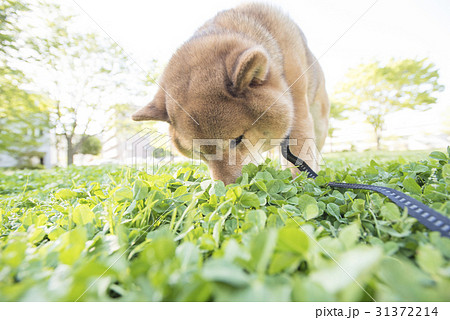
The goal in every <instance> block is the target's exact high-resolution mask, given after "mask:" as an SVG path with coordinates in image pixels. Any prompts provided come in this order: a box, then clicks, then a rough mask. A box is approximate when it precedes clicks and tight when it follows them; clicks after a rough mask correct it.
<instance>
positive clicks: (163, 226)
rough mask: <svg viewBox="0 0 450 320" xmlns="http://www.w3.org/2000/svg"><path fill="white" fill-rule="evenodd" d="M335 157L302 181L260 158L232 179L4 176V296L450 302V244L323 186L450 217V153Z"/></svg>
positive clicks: (173, 174) (111, 172)
mask: <svg viewBox="0 0 450 320" xmlns="http://www.w3.org/2000/svg"><path fill="white" fill-rule="evenodd" d="M352 159H353V160H355V156H354V155H353V156H352ZM355 163H356V160H355ZM327 165H328V168H327V169H326V170H322V171H321V172H320V175H319V177H318V178H317V179H316V180H311V179H307V178H306V177H305V175H301V176H299V177H297V178H296V179H294V180H292V177H291V174H290V172H289V171H288V170H280V169H278V168H277V167H275V166H274V165H273V164H272V163H270V162H269V161H267V162H266V163H265V164H262V165H259V166H255V165H253V164H250V165H247V166H245V167H244V169H243V172H244V173H243V176H242V177H241V178H239V179H238V181H237V182H236V183H235V184H232V185H228V186H224V184H223V183H222V182H220V181H212V180H210V179H209V178H208V174H207V171H206V168H205V166H204V165H201V166H192V165H190V164H174V165H171V166H167V167H164V168H161V169H160V172H159V174H158V175H149V174H147V173H145V172H139V171H135V170H132V169H129V168H123V167H114V166H105V167H69V168H68V169H60V168H57V169H52V170H41V171H27V170H24V171H15V172H10V171H5V172H0V181H1V183H0V300H2V301H17V300H19V301H35V300H40V301H41V300H44V301H76V300H77V301H370V300H371V297H373V298H374V299H376V300H377V301H448V300H449V299H450V295H449V291H448V287H449V285H450V275H449V272H448V270H449V268H450V240H449V239H447V238H442V237H440V235H439V234H438V233H437V232H430V231H428V230H427V229H426V228H425V227H424V226H422V225H420V224H419V223H417V222H416V220H415V219H414V218H411V217H409V216H408V215H407V213H406V212H402V211H401V210H399V208H398V207H396V206H395V205H393V204H392V203H391V202H390V201H389V200H387V199H385V198H384V197H383V196H381V195H379V194H376V193H372V192H368V191H362V190H341V189H340V190H334V189H330V188H329V187H327V186H326V182H327V181H330V180H336V181H347V182H360V183H369V184H377V185H382V186H388V187H392V188H395V189H398V190H401V191H403V192H406V193H407V194H409V195H411V196H412V197H415V198H417V199H419V200H420V201H423V202H424V203H426V204H427V205H429V206H431V207H433V208H434V209H436V210H438V211H440V212H441V213H443V214H444V215H447V216H450V202H449V192H450V169H449V168H450V164H449V155H448V154H446V153H443V152H433V153H432V154H431V157H430V158H428V159H427V160H420V161H409V162H407V161H404V160H402V159H400V160H390V161H381V160H377V161H374V160H372V161H371V162H370V163H369V164H367V163H365V164H363V163H357V164H356V165H351V163H348V164H347V165H345V166H344V165H343V163H342V161H341V160H328V163H327ZM333 168H340V169H336V170H333ZM342 168H345V169H342ZM336 262H337V263H339V265H338V264H337V263H336ZM341 267H342V268H343V269H341ZM353 279H355V280H357V281H358V284H357V283H356V282H355V281H353ZM361 287H362V288H363V289H364V290H363V289H362V288H361Z"/></svg>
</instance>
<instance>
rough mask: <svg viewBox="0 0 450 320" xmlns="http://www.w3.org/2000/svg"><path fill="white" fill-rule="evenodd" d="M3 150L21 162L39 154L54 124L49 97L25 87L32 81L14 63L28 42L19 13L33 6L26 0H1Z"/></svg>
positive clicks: (0, 132) (0, 144)
mask: <svg viewBox="0 0 450 320" xmlns="http://www.w3.org/2000/svg"><path fill="white" fill-rule="evenodd" d="M0 9H1V10H0V53H1V55H2V59H1V60H0V152H1V153H8V154H9V155H11V156H13V157H14V158H16V160H17V161H18V162H19V163H20V162H22V160H23V158H26V157H29V156H31V155H36V154H37V153H36V149H37V148H38V147H39V146H40V145H41V144H42V142H43V140H42V139H41V137H42V134H43V132H45V131H48V130H49V127H50V123H49V112H48V106H49V105H48V101H47V100H46V99H45V98H44V97H43V96H41V95H39V94H36V93H31V92H29V91H28V90H25V89H24V88H23V86H24V85H26V84H28V83H29V80H28V79H27V78H26V77H25V75H24V73H23V72H22V71H21V70H18V69H17V68H16V67H14V65H15V64H17V62H18V61H19V60H21V57H20V54H19V52H23V51H25V50H22V49H24V47H26V43H23V42H20V41H19V39H20V37H21V35H22V33H23V30H22V28H21V27H20V24H19V23H18V20H19V16H20V15H22V14H23V13H24V12H26V11H28V10H29V7H28V5H27V4H26V3H24V2H19V1H12V0H0Z"/></svg>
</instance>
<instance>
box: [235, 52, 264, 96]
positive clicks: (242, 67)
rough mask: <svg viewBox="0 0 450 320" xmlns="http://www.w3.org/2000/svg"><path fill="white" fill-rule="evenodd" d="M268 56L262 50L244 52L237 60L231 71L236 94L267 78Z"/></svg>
mask: <svg viewBox="0 0 450 320" xmlns="http://www.w3.org/2000/svg"><path fill="white" fill-rule="evenodd" d="M268 60H269V58H268V56H267V54H266V52H265V50H264V49H263V48H260V47H255V48H250V49H248V50H245V51H244V52H243V53H242V54H241V55H240V56H239V57H238V59H237V62H236V64H235V67H234V69H233V75H232V79H231V80H232V82H233V87H234V88H235V90H236V91H237V92H241V91H243V90H245V89H246V88H247V87H249V86H250V85H252V84H256V85H258V84H262V83H263V82H264V80H265V79H266V76H267V71H268Z"/></svg>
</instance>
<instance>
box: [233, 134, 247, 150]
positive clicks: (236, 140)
mask: <svg viewBox="0 0 450 320" xmlns="http://www.w3.org/2000/svg"><path fill="white" fill-rule="evenodd" d="M243 138H244V135H243V134H241V135H240V136H239V137H237V138H236V139H233V140H231V147H233V148H235V147H236V146H237V145H238V144H239V143H241V141H242V139H243Z"/></svg>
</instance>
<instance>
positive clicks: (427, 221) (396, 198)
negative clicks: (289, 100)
mask: <svg viewBox="0 0 450 320" xmlns="http://www.w3.org/2000/svg"><path fill="white" fill-rule="evenodd" d="M288 139H289V138H286V139H285V140H284V141H283V143H282V144H281V153H282V154H283V157H285V158H286V159H287V160H288V161H289V162H291V163H292V164H293V165H294V166H296V167H297V168H298V169H299V170H300V171H305V172H307V173H308V178H312V179H315V178H316V177H317V173H315V172H314V170H313V169H311V168H310V167H309V166H308V165H307V164H306V162H305V161H303V160H302V159H300V158H298V157H296V156H295V155H293V154H292V152H291V150H290V149H289V145H288ZM328 185H329V186H330V187H332V188H345V189H363V190H371V191H375V192H378V193H381V194H383V195H385V196H386V197H388V198H389V199H390V200H391V201H392V202H394V203H395V204H396V205H398V206H399V207H400V208H402V209H404V208H408V214H409V215H410V216H412V217H414V218H416V219H417V221H419V222H420V223H421V224H423V225H424V226H425V227H427V228H428V229H430V230H431V231H439V232H440V233H441V235H442V236H443V237H447V238H450V219H449V218H447V217H445V216H443V215H442V214H440V213H439V212H437V211H436V210H433V209H431V208H430V207H428V206H426V205H425V204H423V203H422V202H420V201H417V200H416V199H414V198H411V197H410V196H407V195H406V194H404V193H403V192H400V191H397V190H394V189H391V188H387V187H379V186H372V185H368V184H356V183H341V182H329V183H328Z"/></svg>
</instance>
